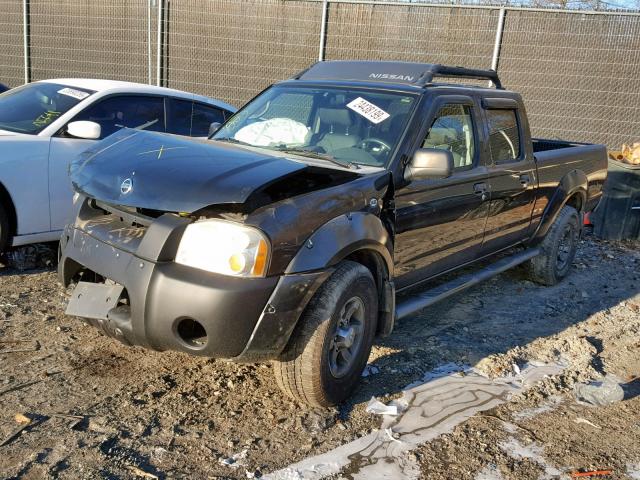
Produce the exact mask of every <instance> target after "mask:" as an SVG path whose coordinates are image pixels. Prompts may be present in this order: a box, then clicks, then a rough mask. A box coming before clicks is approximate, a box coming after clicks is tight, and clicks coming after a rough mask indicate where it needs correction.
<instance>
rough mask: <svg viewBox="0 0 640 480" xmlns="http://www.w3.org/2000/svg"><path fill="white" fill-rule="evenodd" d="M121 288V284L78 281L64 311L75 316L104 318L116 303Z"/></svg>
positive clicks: (122, 288)
mask: <svg viewBox="0 0 640 480" xmlns="http://www.w3.org/2000/svg"><path fill="white" fill-rule="evenodd" d="M123 290H124V287H123V286H122V285H104V284H101V283H89V282H79V283H78V285H77V286H76V288H75V289H74V290H73V293H72V294H71V298H70V299H69V305H68V306H67V310H66V312H65V313H66V314H67V315H72V316H75V317H83V318H95V319H106V318H107V314H108V313H109V311H110V310H112V309H113V308H115V307H116V305H117V304H118V301H119V300H120V296H121V295H122V291H123Z"/></svg>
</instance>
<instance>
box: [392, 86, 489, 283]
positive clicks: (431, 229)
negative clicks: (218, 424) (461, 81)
mask: <svg viewBox="0 0 640 480" xmlns="http://www.w3.org/2000/svg"><path fill="white" fill-rule="evenodd" d="M426 116H427V119H428V120H427V122H428V125H429V128H428V130H427V131H426V134H424V135H422V136H421V137H420V138H421V139H422V141H421V143H420V144H419V145H418V148H439V149H444V150H449V151H450V152H451V153H452V155H453V157H454V170H453V174H452V175H451V176H450V177H449V178H444V179H436V180H434V179H422V180H414V181H412V182H411V183H409V185H407V186H405V187H403V188H401V189H399V190H398V192H397V193H396V197H395V202H396V228H397V231H396V241H395V252H394V254H395V262H396V275H397V282H396V283H397V287H398V288H400V289H401V288H404V287H408V286H410V285H412V284H415V283H417V282H419V281H421V280H424V279H427V278H429V277H432V276H434V275H437V274H439V273H442V272H445V271H447V270H450V269H452V268H455V267H458V266H461V265H463V264H465V263H467V262H470V261H473V260H475V259H476V258H478V257H479V256H480V252H481V246H482V241H483V236H484V229H485V222H486V218H487V209H486V208H485V202H486V201H487V200H488V199H489V197H488V192H487V189H488V187H487V181H488V170H487V167H486V166H485V165H484V164H483V163H482V162H481V157H482V156H481V155H480V150H481V142H480V141H479V139H480V131H479V129H478V126H479V125H482V123H481V121H480V116H479V109H478V107H477V105H476V103H475V102H474V100H473V99H472V98H471V97H466V96H458V95H455V96H443V97H438V99H437V101H436V102H434V103H433V104H432V106H431V108H430V109H429V113H427V115H426Z"/></svg>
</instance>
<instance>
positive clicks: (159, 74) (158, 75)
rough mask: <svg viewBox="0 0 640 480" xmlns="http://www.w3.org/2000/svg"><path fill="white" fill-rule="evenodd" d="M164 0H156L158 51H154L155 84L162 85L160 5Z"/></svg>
mask: <svg viewBox="0 0 640 480" xmlns="http://www.w3.org/2000/svg"><path fill="white" fill-rule="evenodd" d="M163 3H164V0H158V51H157V52H156V55H157V58H156V85H158V86H159V87H161V86H162V31H163V28H162V5H163Z"/></svg>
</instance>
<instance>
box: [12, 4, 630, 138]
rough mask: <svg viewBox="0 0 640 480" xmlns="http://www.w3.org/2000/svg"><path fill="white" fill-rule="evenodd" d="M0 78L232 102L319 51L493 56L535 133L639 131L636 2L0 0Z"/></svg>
mask: <svg viewBox="0 0 640 480" xmlns="http://www.w3.org/2000/svg"><path fill="white" fill-rule="evenodd" d="M0 11H1V12H2V15H0V82H3V83H6V84H8V85H10V86H16V85H19V84H22V83H24V82H25V79H27V80H40V79H45V78H56V77H98V78H110V79H119V80H130V81H135V82H143V83H145V82H149V83H154V84H160V85H164V86H168V87H173V88H178V89H182V90H187V91H192V92H195V93H200V94H204V95H210V96H213V97H217V98H221V99H223V100H225V101H228V102H230V103H232V104H235V105H238V106H239V105H241V104H243V103H244V102H246V101H247V100H249V99H250V98H251V97H253V96H254V95H255V94H256V93H258V92H259V91H260V90H261V89H263V88H265V87H266V86H268V85H269V84H271V83H273V82H274V81H277V80H280V79H283V78H287V77H290V76H291V75H293V74H294V73H296V72H298V71H300V70H302V69H304V68H306V67H307V66H309V65H310V64H311V63H313V62H315V61H317V60H318V59H327V60H332V59H371V60H404V61H416V62H429V63H445V64H452V65H462V66H468V67H476V68H490V67H491V66H497V69H498V73H499V74H500V76H501V79H502V82H503V84H504V85H505V86H506V87H507V88H509V89H513V90H516V91H518V92H520V93H522V95H523V96H524V99H525V102H526V105H527V109H528V113H529V117H530V121H531V125H532V130H533V134H534V135H536V136H540V137H548V138H561V139H566V140H575V141H584V142H597V143H606V144H608V145H609V146H610V147H619V145H620V144H621V143H623V142H627V143H628V142H631V141H634V140H635V141H638V140H640V115H639V110H640V14H637V13H628V12H585V11H581V12H576V11H558V10H546V11H545V10H539V9H526V8H501V7H500V6H495V5H494V6H478V5H456V6H452V5H442V4H439V5H438V4H436V5H426V4H418V3H406V2H397V1H396V2H380V1H367V0H328V1H325V0H112V1H110V2H98V1H88V0H58V1H56V2H51V1H47V0H0Z"/></svg>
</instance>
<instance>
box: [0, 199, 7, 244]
mask: <svg viewBox="0 0 640 480" xmlns="http://www.w3.org/2000/svg"><path fill="white" fill-rule="evenodd" d="M8 247H9V216H8V215H7V212H6V210H5V209H4V206H2V204H0V254H2V253H4V252H5V251H6V250H7V248H8Z"/></svg>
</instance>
